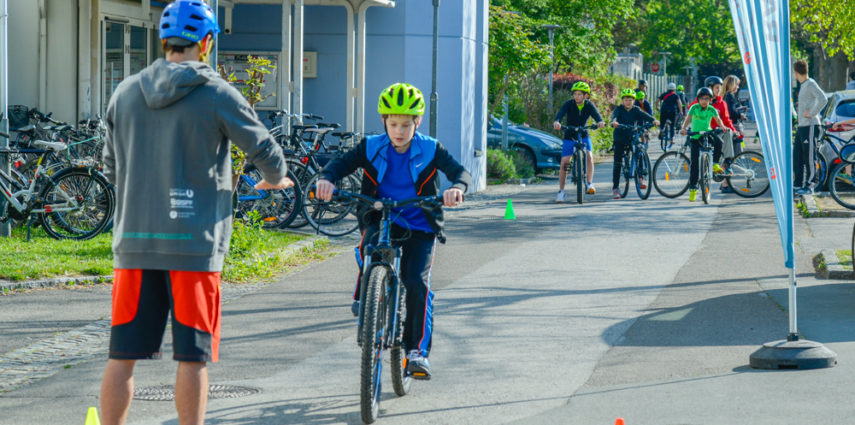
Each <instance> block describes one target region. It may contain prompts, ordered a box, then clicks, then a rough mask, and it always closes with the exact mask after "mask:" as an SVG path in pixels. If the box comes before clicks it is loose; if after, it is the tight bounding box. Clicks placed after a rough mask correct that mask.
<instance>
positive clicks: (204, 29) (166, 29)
mask: <svg viewBox="0 0 855 425" xmlns="http://www.w3.org/2000/svg"><path fill="white" fill-rule="evenodd" d="M218 32H220V27H219V26H218V25H217V14H216V13H214V10H213V9H211V6H208V5H207V4H205V2H204V1H202V0H176V1H174V2H172V3H170V4H169V5H167V6H166V8H165V9H163V14H162V15H160V39H161V40H162V39H165V38H173V37H177V38H180V39H184V40H187V41H188V43H186V44H185V43H180V42H179V43H170V44H176V45H187V46H189V45H191V44H194V43H198V42H200V41H202V39H203V38H205V36H206V35H208V34H209V33H213V34H217V33H218ZM176 41H177V40H176Z"/></svg>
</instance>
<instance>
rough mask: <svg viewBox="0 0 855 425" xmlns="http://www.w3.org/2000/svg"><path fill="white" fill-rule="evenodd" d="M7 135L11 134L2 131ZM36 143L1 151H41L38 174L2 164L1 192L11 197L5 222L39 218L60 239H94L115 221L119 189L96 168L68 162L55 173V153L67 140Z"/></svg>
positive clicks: (3, 216) (3, 214)
mask: <svg viewBox="0 0 855 425" xmlns="http://www.w3.org/2000/svg"><path fill="white" fill-rule="evenodd" d="M0 136H2V137H7V138H8V137H9V135H7V134H5V133H0ZM29 144H30V145H31V146H32V147H30V148H8V149H2V150H0V154H6V155H20V154H37V155H38V159H37V160H36V162H35V168H34V172H33V176H32V177H28V176H25V175H24V174H22V173H20V172H18V171H17V170H15V169H14V168H13V169H12V170H10V173H8V174H7V173H6V172H5V170H1V169H0V189H2V191H0V193H2V195H3V197H4V198H6V201H7V203H6V208H5V211H0V222H6V221H8V220H10V219H11V220H15V221H19V222H28V225H32V223H33V222H34V220H35V219H38V220H39V223H40V224H41V225H42V227H43V228H44V229H45V231H46V232H47V234H48V235H49V236H51V237H52V238H54V239H76V240H84V239H90V238H93V237H95V236H97V235H98V234H100V233H101V232H103V231H104V229H105V228H106V227H107V225H108V224H109V222H110V220H111V218H112V216H113V213H114V212H115V204H116V200H115V194H114V193H113V190H112V189H111V187H110V185H109V183H107V179H106V178H105V177H104V176H103V175H102V174H101V173H100V172H99V171H98V170H96V169H93V168H91V167H68V168H64V169H62V170H59V171H58V172H56V173H54V174H53V175H51V176H47V175H46V174H45V173H44V171H45V170H46V169H48V168H50V165H51V160H50V159H49V155H51V154H53V153H58V152H62V151H64V150H66V149H67V148H68V147H67V146H66V145H65V144H64V143H61V142H49V141H44V140H34V141H31V142H30V143H29Z"/></svg>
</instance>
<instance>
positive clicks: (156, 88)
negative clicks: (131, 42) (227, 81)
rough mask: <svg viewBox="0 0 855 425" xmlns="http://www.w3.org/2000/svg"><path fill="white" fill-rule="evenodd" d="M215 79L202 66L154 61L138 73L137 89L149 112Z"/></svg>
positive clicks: (197, 63)
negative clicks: (138, 84)
mask: <svg viewBox="0 0 855 425" xmlns="http://www.w3.org/2000/svg"><path fill="white" fill-rule="evenodd" d="M217 77H219V76H218V75H217V73H216V72H214V70H213V69H212V68H211V67H210V66H209V65H208V64H206V63H204V62H181V63H173V62H168V61H166V60H165V59H158V60H156V61H155V62H154V63H152V64H151V65H150V66H148V67H146V68H145V69H143V70H142V72H140V80H139V81H140V89H141V90H142V94H143V97H144V98H145V103H146V104H147V105H148V107H149V108H152V109H161V108H165V107H167V106H169V105H171V104H173V103H175V102H177V101H178V100H180V99H181V98H183V97H184V96H187V95H188V94H190V92H192V91H193V90H195V89H196V87H199V86H201V85H203V84H205V83H207V82H208V81H210V80H212V79H214V78H217Z"/></svg>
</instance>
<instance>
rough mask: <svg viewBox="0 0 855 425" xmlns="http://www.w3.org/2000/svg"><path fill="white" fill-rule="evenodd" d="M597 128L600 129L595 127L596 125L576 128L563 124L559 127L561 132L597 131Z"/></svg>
mask: <svg viewBox="0 0 855 425" xmlns="http://www.w3.org/2000/svg"><path fill="white" fill-rule="evenodd" d="M598 128H600V127H599V126H598V125H596V124H592V125H583V126H576V125H563V124H562V125H561V129H562V130H575V131H584V130H596V129H598Z"/></svg>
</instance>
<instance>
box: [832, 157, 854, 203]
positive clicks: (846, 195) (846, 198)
mask: <svg viewBox="0 0 855 425" xmlns="http://www.w3.org/2000/svg"><path fill="white" fill-rule="evenodd" d="M853 171H855V165H852V164H850V163H848V162H841V163H840V164H837V166H836V167H834V169H833V170H831V176H829V178H828V190H829V192H831V197H832V198H834V200H835V201H837V203H838V204H840V205H842V206H844V207H846V208H849V209H850V210H855V175H853Z"/></svg>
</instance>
